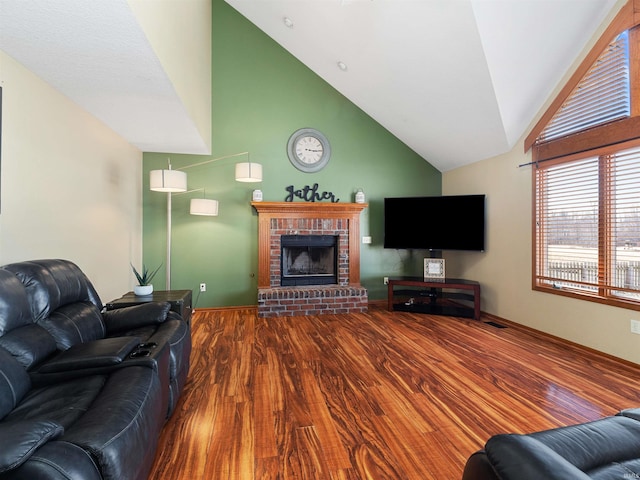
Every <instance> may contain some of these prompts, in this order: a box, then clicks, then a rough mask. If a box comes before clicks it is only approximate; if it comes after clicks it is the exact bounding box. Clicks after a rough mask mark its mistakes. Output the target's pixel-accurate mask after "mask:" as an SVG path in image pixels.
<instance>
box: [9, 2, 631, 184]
mask: <svg viewBox="0 0 640 480" xmlns="http://www.w3.org/2000/svg"><path fill="white" fill-rule="evenodd" d="M173 1H187V0H173ZM225 1H227V3H228V4H230V5H231V6H232V7H233V8H235V9H236V10H237V11H238V12H240V13H241V14H242V15H244V16H245V17H246V18H247V19H248V20H250V21H251V22H253V23H254V24H255V25H256V26H257V27H258V28H260V29H261V30H263V31H264V32H265V33H266V34H267V35H269V36H270V37H271V38H273V39H274V40H275V41H276V42H278V43H279V44H280V45H282V47H283V48H285V49H286V50H288V51H289V52H290V53H291V54H292V55H294V56H295V57H296V58H298V59H299V60H300V61H302V62H303V63H304V64H305V65H307V66H308V67H309V68H310V69H311V70H313V71H314V72H315V73H316V74H317V75H319V76H320V77H322V78H323V79H324V80H326V81H327V82H328V83H329V84H331V85H332V86H333V87H334V88H335V89H337V90H338V91H339V92H341V93H342V94H343V95H345V96H346V97H347V98H348V99H350V100H351V101H352V102H353V103H354V104H356V105H357V106H358V107H359V108H361V109H362V110H363V111H364V112H366V113H367V114H369V115H370V116H371V117H372V118H374V119H375V120H376V121H378V122H379V123H380V124H381V125H382V126H384V127H385V128H386V129H388V130H389V131H390V132H391V133H393V134H394V135H395V136H396V137H398V138H399V139H400V140H401V141H403V142H404V143H406V144H407V145H408V146H409V147H410V148H412V149H413V150H414V151H415V152H417V153H418V154H419V155H421V156H422V157H423V158H425V159H426V160H427V161H429V162H430V163H431V164H433V165H434V166H435V167H436V168H438V169H440V170H441V171H447V170H451V169H453V168H456V167H459V166H462V165H466V164H469V163H473V162H476V161H479V160H482V159H486V158H490V157H492V156H495V155H498V154H501V153H504V152H507V151H509V150H511V149H512V148H513V147H514V145H515V144H516V143H517V142H518V141H519V140H520V139H521V137H522V136H523V135H524V134H525V133H527V132H526V129H527V128H528V126H529V125H530V124H531V122H532V121H533V120H534V118H535V116H536V115H537V114H538V113H539V111H540V109H541V108H542V107H543V105H544V102H545V101H546V100H547V99H548V98H549V96H550V95H551V93H552V92H553V90H554V89H555V88H556V87H557V86H558V84H559V82H560V81H561V79H562V78H563V76H565V75H566V73H567V72H568V70H569V69H570V67H571V66H572V64H573V63H574V62H575V60H576V58H577V57H578V56H579V54H580V53H581V52H582V51H583V50H584V48H585V46H586V45H587V43H588V41H589V39H590V38H591V37H592V36H593V34H594V32H595V31H597V29H598V28H599V27H600V26H601V23H602V22H603V21H604V20H605V19H606V18H607V16H608V15H609V14H610V13H611V11H612V10H613V9H616V8H619V6H620V5H621V2H620V0H315V1H312V0H307V1H300V0H225ZM163 3H164V2H160V1H158V2H157V5H158V8H162V5H163ZM0 49H1V50H3V51H4V52H5V53H7V54H8V55H10V56H12V57H13V58H15V59H16V60H17V61H19V62H21V63H22V64H24V65H25V66H26V67H27V68H29V69H30V70H31V71H33V72H34V73H35V74H37V75H38V76H40V77H41V78H43V79H44V80H45V81H47V82H48V83H50V84H51V85H53V86H54V87H55V88H57V89H58V90H60V91H61V92H62V93H64V94H65V95H67V96H68V97H70V98H71V99H73V100H74V101H76V102H77V103H78V104H80V105H81V106H83V107H84V108H85V109H86V110H87V111H89V112H90V113H92V114H94V115H95V116H96V117H97V118H99V119H101V120H102V121H104V122H105V123H106V124H107V125H109V126H110V127H111V128H112V129H113V130H115V131H116V132H118V133H119V134H120V135H122V136H123V137H124V138H126V139H128V140H129V141H130V142H131V143H133V144H134V145H136V146H138V147H139V148H141V149H142V150H144V151H163V152H182V153H206V152H205V150H206V146H205V142H203V140H202V138H201V137H200V135H198V133H197V131H196V128H195V126H194V124H193V121H192V120H191V119H190V118H189V115H188V114H187V110H186V109H185V108H184V107H183V105H182V104H181V100H180V98H179V96H178V95H177V94H176V92H175V90H174V89H173V88H172V82H171V78H170V77H169V75H168V74H167V72H166V71H164V70H163V68H162V65H161V63H160V62H159V61H158V58H157V56H156V54H155V52H154V49H153V47H152V45H151V44H150V43H149V41H148V39H147V38H146V37H145V35H144V33H143V31H142V29H141V27H140V25H139V23H138V22H137V21H136V18H135V16H134V15H133V14H132V11H131V9H130V8H129V6H128V4H127V1H126V0H102V1H87V0H56V1H51V0H28V1H25V0H0Z"/></svg>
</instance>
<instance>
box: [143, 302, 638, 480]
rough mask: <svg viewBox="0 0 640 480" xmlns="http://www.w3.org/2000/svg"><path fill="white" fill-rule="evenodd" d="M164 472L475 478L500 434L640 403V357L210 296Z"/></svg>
mask: <svg viewBox="0 0 640 480" xmlns="http://www.w3.org/2000/svg"><path fill="white" fill-rule="evenodd" d="M192 328H193V331H192V338H193V352H192V358H191V362H192V368H191V372H190V374H189V378H188V381H187V384H186V386H185V389H184V392H183V394H182V397H181V399H180V401H179V403H178V406H177V407H176V410H175V412H174V415H173V416H172V418H171V419H170V420H169V421H168V422H167V424H166V425H165V428H164V430H163V432H162V435H161V438H160V442H159V446H158V453H157V459H156V462H155V464H154V468H153V471H152V472H151V475H150V477H149V478H150V480H187V479H189V480H191V479H194V478H196V479H197V478H203V479H204V478H206V479H214V480H217V479H225V480H253V479H265V480H266V479H274V480H275V479H279V480H293V479H295V480H298V479H314V480H315V479H331V480H333V479H339V480H361V479H390V480H392V479H403V480H404V479H407V480H414V479H415V480H430V479H433V480H443V479H456V478H460V477H461V474H462V469H463V467H464V464H465V462H466V459H467V458H468V456H469V455H471V453H473V452H474V451H475V450H477V449H479V448H481V447H482V445H483V444H484V442H485V441H486V440H487V439H488V438H489V437H490V436H491V435H494V434H497V433H503V432H530V431H536V430H542V429H548V428H553V427H557V426H562V425H567V424H573V423H578V422H585V421H590V420H595V419H597V418H601V417H603V416H606V415H612V414H615V413H616V412H618V411H619V410H621V409H624V408H629V407H637V406H640V388H639V387H640V384H639V381H638V379H640V375H639V374H640V366H635V365H632V364H629V363H626V362H622V361H616V360H615V359H613V358H611V357H607V356H605V355H600V354H598V353H597V352H594V351H591V350H588V349H583V348H580V347H578V346H575V345H572V344H569V343H567V342H563V341H561V340H558V339H554V338H551V337H547V336H544V335H540V334H537V333H535V332H532V331H528V330H526V329H523V328H517V327H514V326H513V325H511V326H508V328H495V327H493V326H491V325H488V324H486V323H484V322H481V321H475V320H468V319H460V318H453V317H437V316H430V315H420V314H411V313H406V312H387V311H386V310H384V309H382V308H380V307H378V306H372V308H371V309H370V311H369V312H368V313H358V314H350V315H324V316H307V317H281V318H269V319H259V318H257V317H256V314H255V311H253V310H249V309H247V310H230V309H227V310H221V311H199V312H196V313H195V314H194V315H193V318H192Z"/></svg>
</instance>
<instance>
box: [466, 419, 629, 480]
mask: <svg viewBox="0 0 640 480" xmlns="http://www.w3.org/2000/svg"><path fill="white" fill-rule="evenodd" d="M639 420H640V409H629V410H623V411H622V412H620V413H619V414H618V415H616V416H612V417H605V418H602V419H599V420H595V421H592V422H587V423H582V424H577V425H570V426H567V427H560V428H555V429H551V430H544V431H541V432H535V433H530V434H500V435H495V436H493V437H491V438H490V439H489V440H488V441H487V443H486V445H485V448H484V449H483V450H480V451H478V452H475V453H474V454H472V455H471V456H470V457H469V459H468V460H467V463H466V465H465V468H464V472H463V475H462V479H463V480H581V479H584V480H589V479H591V480H594V479H597V480H614V479H615V480H622V479H633V478H640V421H639Z"/></svg>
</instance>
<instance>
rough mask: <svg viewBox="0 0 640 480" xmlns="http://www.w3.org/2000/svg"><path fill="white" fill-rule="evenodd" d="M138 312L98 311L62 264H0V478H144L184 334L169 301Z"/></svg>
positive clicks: (184, 358)
mask: <svg viewBox="0 0 640 480" xmlns="http://www.w3.org/2000/svg"><path fill="white" fill-rule="evenodd" d="M141 307H142V308H138V307H130V308H127V309H123V310H121V311H117V313H114V315H113V316H111V315H109V314H103V312H101V308H100V302H99V299H98V297H97V295H96V294H95V290H93V287H92V286H91V284H90V282H89V281H88V280H87V278H86V277H85V276H84V274H83V273H82V272H81V271H80V269H79V268H78V267H77V266H75V265H74V264H72V263H71V262H67V261H64V260H40V261H34V262H21V263H16V264H12V265H8V266H5V267H2V268H0V479H1V480H5V479H60V480H62V479H65V480H70V479H72V480H93V479H106V478H109V479H115V478H117V479H123V480H143V479H145V478H147V476H148V474H149V471H150V470H151V467H152V465H153V462H154V459H155V452H156V447H157V442H158V438H159V435H160V432H161V430H162V427H163V426H164V423H165V422H166V419H167V416H168V415H169V414H170V412H171V410H172V408H171V402H173V403H175V401H176V400H177V397H178V395H179V394H180V392H181V387H182V385H184V379H182V376H183V375H184V377H185V378H186V374H187V373H188V365H189V358H188V355H189V352H190V351H191V338H190V335H189V329H188V325H186V322H184V321H183V320H182V319H181V318H180V317H179V316H178V315H175V316H174V315H172V312H169V305H168V304H166V303H158V304H145V305H144V306H141ZM105 313H106V312H105ZM132 333H136V335H133V334H132ZM185 370H186V371H185ZM172 382H173V383H172ZM172 388H174V389H175V390H173V391H172Z"/></svg>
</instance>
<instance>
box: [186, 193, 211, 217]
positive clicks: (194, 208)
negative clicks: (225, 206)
mask: <svg viewBox="0 0 640 480" xmlns="http://www.w3.org/2000/svg"><path fill="white" fill-rule="evenodd" d="M189 213H190V214H191V215H206V216H209V217H216V216H218V201H217V200H209V199H208V198H192V199H191V204H190V205H189Z"/></svg>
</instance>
